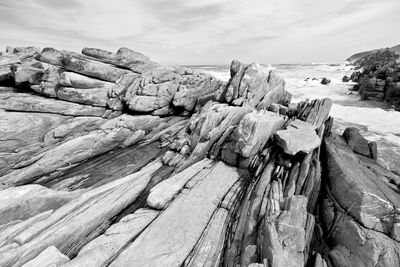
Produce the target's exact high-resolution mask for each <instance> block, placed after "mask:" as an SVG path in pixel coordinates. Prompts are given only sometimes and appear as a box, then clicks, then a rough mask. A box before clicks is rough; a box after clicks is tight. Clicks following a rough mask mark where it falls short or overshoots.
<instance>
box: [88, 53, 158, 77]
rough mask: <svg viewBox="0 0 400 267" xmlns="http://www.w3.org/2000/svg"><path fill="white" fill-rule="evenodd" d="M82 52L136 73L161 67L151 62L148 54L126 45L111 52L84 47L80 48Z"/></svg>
mask: <svg viewBox="0 0 400 267" xmlns="http://www.w3.org/2000/svg"><path fill="white" fill-rule="evenodd" d="M82 54H84V55H86V56H89V57H92V58H95V59H96V60H99V61H102V62H104V63H110V64H113V65H116V66H119V67H123V68H128V69H130V70H132V71H134V72H136V73H143V72H146V71H149V70H152V69H155V68H159V67H161V66H160V65H158V64H157V63H154V62H152V61H151V60H150V58H149V57H148V56H145V55H143V54H142V53H139V52H136V51H133V50H131V49H129V48H126V47H121V48H120V49H118V51H117V53H112V52H109V51H105V50H102V49H98V48H87V47H85V48H83V49H82Z"/></svg>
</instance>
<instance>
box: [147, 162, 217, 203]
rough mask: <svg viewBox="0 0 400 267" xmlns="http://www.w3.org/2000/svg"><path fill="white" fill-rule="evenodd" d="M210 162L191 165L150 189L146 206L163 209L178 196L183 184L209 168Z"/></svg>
mask: <svg viewBox="0 0 400 267" xmlns="http://www.w3.org/2000/svg"><path fill="white" fill-rule="evenodd" d="M212 166H213V164H212V161H211V160H209V159H204V160H202V161H199V162H197V163H196V164H193V165H192V166H191V167H190V168H188V169H186V170H184V171H182V172H180V173H178V174H175V175H173V176H172V177H170V178H169V179H167V180H165V181H162V182H161V183H159V184H158V185H156V186H155V187H154V188H152V189H151V191H150V194H149V196H148V197H147V205H148V206H149V207H152V208H155V209H163V208H165V206H166V205H167V204H168V203H169V202H170V201H171V200H172V199H173V198H174V196H175V195H176V194H178V193H179V192H180V191H181V190H182V188H183V187H184V186H185V184H186V183H187V182H188V181H189V180H190V179H192V178H193V177H194V176H196V175H197V174H198V173H199V172H201V171H203V169H207V168H211V167H212Z"/></svg>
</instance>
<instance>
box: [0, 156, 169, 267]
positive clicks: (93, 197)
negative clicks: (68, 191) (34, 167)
mask: <svg viewBox="0 0 400 267" xmlns="http://www.w3.org/2000/svg"><path fill="white" fill-rule="evenodd" d="M161 167H162V164H161V163H160V162H159V161H154V162H152V163H150V164H148V165H147V166H146V167H144V168H143V169H142V170H141V171H139V172H137V173H134V174H131V175H129V176H126V177H124V178H121V179H119V180H116V181H113V182H111V183H109V184H106V185H103V186H101V187H98V188H95V189H92V190H89V191H87V192H86V193H84V194H82V195H81V196H80V197H79V198H77V199H76V200H74V201H70V202H69V203H67V204H66V205H64V206H62V207H61V208H59V209H57V210H56V211H54V212H53V213H52V214H51V215H50V216H49V217H48V218H47V219H46V220H44V221H40V222H39V223H37V224H34V225H32V226H31V227H30V228H28V229H26V230H25V231H24V232H22V233H20V234H19V235H18V236H17V237H15V238H14V240H15V241H16V242H17V243H18V244H19V245H20V246H18V247H16V248H14V249H10V250H6V251H3V252H1V253H0V265H1V266H21V265H23V264H24V263H26V262H28V261H30V260H32V259H33V258H35V257H36V256H37V255H39V254H40V253H41V252H42V251H43V250H45V249H46V248H48V247H49V246H55V247H56V248H57V249H58V250H59V251H60V252H62V253H63V254H65V255H66V256H71V255H75V253H76V252H77V251H79V249H80V248H81V247H82V246H84V245H85V244H87V243H88V242H89V241H91V240H92V239H93V238H95V237H97V236H98V235H99V234H100V233H101V232H102V231H103V229H104V228H107V227H108V224H109V220H111V219H112V218H113V217H114V216H116V215H117V214H118V213H120V212H121V211H122V210H123V209H124V208H126V207H127V206H128V205H129V204H131V203H133V202H134V201H135V199H136V198H137V197H138V196H139V195H140V193H141V192H142V191H143V190H144V188H145V187H146V185H147V184H148V182H149V181H150V179H151V177H152V175H153V173H154V172H155V171H157V170H158V169H160V168H161Z"/></svg>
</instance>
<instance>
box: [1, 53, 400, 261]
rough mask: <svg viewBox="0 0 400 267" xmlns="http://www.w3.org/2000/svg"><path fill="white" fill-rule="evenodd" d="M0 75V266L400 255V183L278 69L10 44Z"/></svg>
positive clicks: (373, 151)
mask: <svg viewBox="0 0 400 267" xmlns="http://www.w3.org/2000/svg"><path fill="white" fill-rule="evenodd" d="M0 71H1V72H0V84H2V85H3V86H6V87H0V124H1V131H0V136H1V139H0V140H1V141H0V142H1V144H2V145H1V151H0V214H1V216H0V266H253V267H256V266H282V267H283V266H318V267H320V266H398V265H399V264H400V256H399V255H400V243H399V241H400V215H399V214H400V210H399V208H398V207H399V204H400V203H399V199H400V198H399V194H400V189H399V185H400V177H399V176H397V175H396V174H394V173H392V172H390V171H389V170H387V169H385V168H383V167H381V166H380V165H379V164H377V162H376V160H377V157H378V154H377V146H376V143H374V142H370V143H369V142H367V141H366V140H365V139H364V138H363V137H362V136H361V135H360V134H359V132H358V130H357V129H355V128H349V129H346V131H345V132H344V133H343V136H338V135H336V134H333V133H332V132H331V129H332V126H333V123H334V121H333V119H332V118H331V117H329V112H330V109H331V106H332V101H331V100H330V99H327V98H326V99H316V100H311V101H310V100H307V101H304V102H300V103H297V104H293V103H291V95H290V93H289V92H287V91H286V89H285V81H284V80H283V79H282V78H281V77H279V75H277V74H276V73H275V72H274V71H273V70H271V69H268V68H266V67H262V66H260V65H258V64H255V63H253V64H243V63H241V62H239V61H236V60H234V61H232V64H231V68H230V72H231V73H230V74H231V77H230V80H229V81H228V82H227V83H224V82H222V81H220V80H218V79H216V78H215V77H213V76H210V75H207V74H204V73H200V72H196V71H193V70H191V69H189V68H182V67H166V66H161V65H160V64H157V63H155V62H153V61H151V59H150V58H149V57H147V56H145V55H143V54H141V53H138V52H135V51H132V50H130V49H127V48H121V49H119V50H118V51H117V52H116V53H112V52H107V51H104V50H100V49H94V48H84V49H83V50H82V54H77V53H74V52H69V51H59V50H56V49H54V48H44V49H39V48H35V47H16V48H11V47H9V48H7V51H6V52H4V53H2V54H1V55H0Z"/></svg>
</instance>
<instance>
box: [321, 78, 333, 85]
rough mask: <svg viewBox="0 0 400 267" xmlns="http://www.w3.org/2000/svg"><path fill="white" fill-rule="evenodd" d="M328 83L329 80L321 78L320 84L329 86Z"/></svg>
mask: <svg viewBox="0 0 400 267" xmlns="http://www.w3.org/2000/svg"><path fill="white" fill-rule="evenodd" d="M329 83H331V80H329V79H327V78H322V80H321V84H329Z"/></svg>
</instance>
